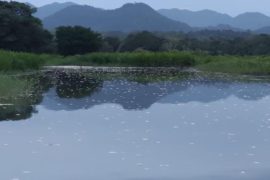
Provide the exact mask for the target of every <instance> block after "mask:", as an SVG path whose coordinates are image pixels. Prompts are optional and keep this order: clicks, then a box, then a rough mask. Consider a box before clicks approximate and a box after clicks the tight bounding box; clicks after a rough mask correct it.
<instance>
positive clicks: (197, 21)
mask: <svg viewBox="0 0 270 180" xmlns="http://www.w3.org/2000/svg"><path fill="white" fill-rule="evenodd" d="M158 12H159V13H160V14H162V15H164V16H166V17H168V18H170V19H173V20H176V21H181V22H184V23H187V24H189V25H190V26H194V27H208V26H218V25H220V24H230V23H231V20H232V18H231V17H230V16H229V15H227V14H221V13H218V12H215V11H211V10H202V11H189V10H180V9H161V10H159V11H158Z"/></svg>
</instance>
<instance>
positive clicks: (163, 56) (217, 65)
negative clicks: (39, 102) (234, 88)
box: [0, 51, 270, 81]
mask: <svg viewBox="0 0 270 180" xmlns="http://www.w3.org/2000/svg"><path fill="white" fill-rule="evenodd" d="M61 65H77V66H122V67H180V68H183V67H194V68H196V69H198V70H202V71H208V72H224V73H236V74H258V75H266V74H270V56H225V55H224V56H221V55H218V56H214V55H208V54H204V53H195V52H178V51H173V52H147V51H142V52H132V53H128V52H125V53H91V54H86V55H75V56H66V57H64V56H60V55H49V54H30V53H18V52H10V51H0V71H5V72H7V71H21V70H23V71H25V70H37V69H41V68H42V67H43V66H61ZM1 81H2V80H1Z"/></svg>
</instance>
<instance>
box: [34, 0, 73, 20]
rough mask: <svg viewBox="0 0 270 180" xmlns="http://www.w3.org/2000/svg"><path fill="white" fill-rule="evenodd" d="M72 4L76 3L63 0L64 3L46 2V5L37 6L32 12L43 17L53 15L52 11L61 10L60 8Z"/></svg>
mask: <svg viewBox="0 0 270 180" xmlns="http://www.w3.org/2000/svg"><path fill="white" fill-rule="evenodd" d="M73 5H76V4H75V3H73V2H65V3H57V2H55V3H52V4H48V5H45V6H42V7H39V8H37V12H36V13H35V14H34V16H35V17H38V18H40V19H44V18H46V17H48V16H50V15H53V14H54V13H56V12H58V11H61V10H62V9H65V8H67V7H69V6H73Z"/></svg>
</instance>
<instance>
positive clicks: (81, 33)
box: [56, 26, 102, 55]
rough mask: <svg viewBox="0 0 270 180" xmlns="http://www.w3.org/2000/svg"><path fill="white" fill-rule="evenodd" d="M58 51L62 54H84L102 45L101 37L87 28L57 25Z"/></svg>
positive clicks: (96, 49)
mask: <svg viewBox="0 0 270 180" xmlns="http://www.w3.org/2000/svg"><path fill="white" fill-rule="evenodd" d="M56 41H57V46H58V52H59V53H60V54H62V55H75V54H86V53H90V52H94V51H98V50H99V49H100V48H101V47H102V38H101V35H100V34H98V33H95V32H93V31H92V30H91V29H89V28H84V27H80V26H74V27H71V26H67V27H59V28H57V30H56Z"/></svg>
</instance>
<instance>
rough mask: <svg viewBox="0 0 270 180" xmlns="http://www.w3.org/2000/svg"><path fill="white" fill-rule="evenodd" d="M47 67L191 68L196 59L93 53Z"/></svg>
mask: <svg viewBox="0 0 270 180" xmlns="http://www.w3.org/2000/svg"><path fill="white" fill-rule="evenodd" d="M47 65H79V66H136V67H163V66H164V67H173V66H176V67H189V66H194V65H195V59H194V57H193V55H192V54H191V53H187V52H156V53H154V52H133V53H92V54H86V55H76V56H68V57H65V58H60V59H58V60H48V61H47Z"/></svg>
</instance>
